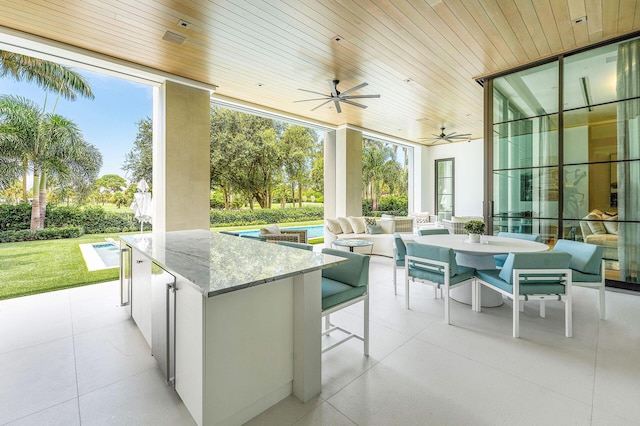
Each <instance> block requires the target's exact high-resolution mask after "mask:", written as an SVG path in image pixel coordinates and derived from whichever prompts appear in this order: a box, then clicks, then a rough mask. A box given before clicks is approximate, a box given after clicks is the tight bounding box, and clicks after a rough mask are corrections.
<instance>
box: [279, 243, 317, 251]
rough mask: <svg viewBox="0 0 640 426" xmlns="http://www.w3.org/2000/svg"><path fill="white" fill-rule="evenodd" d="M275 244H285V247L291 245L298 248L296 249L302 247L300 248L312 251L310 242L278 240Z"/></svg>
mask: <svg viewBox="0 0 640 426" xmlns="http://www.w3.org/2000/svg"><path fill="white" fill-rule="evenodd" d="M277 244H278V245H281V246H287V247H293V248H298V249H302V250H309V251H313V246H312V245H311V244H305V243H296V242H293V241H278V242H277Z"/></svg>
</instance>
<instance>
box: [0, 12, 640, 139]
mask: <svg viewBox="0 0 640 426" xmlns="http://www.w3.org/2000/svg"><path fill="white" fill-rule="evenodd" d="M585 16H586V20H584V21H583V22H582V23H574V20H576V19H578V18H581V17H585ZM179 20H184V21H186V22H188V23H189V24H190V26H189V28H187V29H185V28H183V27H181V26H180V25H179V23H178V21H179ZM0 25H2V26H5V27H7V28H11V29H15V30H20V31H23V32H26V33H31V34H34V35H37V36H41V37H45V38H48V39H52V40H56V41H60V42H63V43H66V44H69V45H72V46H76V47H80V48H84V49H87V50H90V51H95V52H98V53H102V54H106V55H109V56H112V57H116V58H120V59H123V60H127V61H131V62H135V63H139V64H142V65H145V66H149V67H152V68H155V69H159V70H162V71H166V72H169V73H173V74H177V75H180V76H184V77H187V78H190V79H194V80H198V81H202V82H207V83H211V84H215V85H217V86H218V90H217V94H219V95H223V96H226V97H230V98H235V99H239V100H243V101H246V102H250V103H254V104H257V105H262V106H265V107H268V108H272V109H276V110H280V111H283V112H285V113H289V114H295V115H298V116H302V117H308V118H312V119H314V120H318V121H321V122H325V123H328V124H331V125H343V124H351V125H355V126H359V127H362V128H365V129H371V130H373V131H375V132H379V133H382V134H387V135H390V136H394V137H397V138H401V139H405V140H409V141H412V142H418V141H419V138H427V137H430V136H431V134H433V133H439V127H440V126H441V125H442V124H444V125H445V126H446V131H447V132H450V131H457V132H460V133H471V134H472V135H473V136H472V137H473V138H474V139H475V138H480V137H482V132H483V125H482V88H481V87H480V86H479V85H478V84H477V83H476V82H475V81H474V80H473V77H475V76H479V75H486V74H489V73H494V72H497V71H499V70H505V69H509V68H512V67H515V66H518V65H522V64H526V63H529V62H532V61H536V60H538V59H540V58H544V57H547V56H550V55H554V54H558V53H561V52H564V51H568V50H573V49H576V48H579V47H582V46H587V45H589V44H592V43H596V42H599V41H602V40H606V39H608V38H612V37H615V36H619V35H623V34H628V33H631V32H634V31H638V30H640V0H426V1H417V0H324V1H312V0H235V1H225V0H179V1H173V0H139V1H136V0H122V1H119V0H21V1H15V0H0ZM167 30H169V31H171V32H173V33H177V34H181V35H183V36H185V37H186V41H185V42H184V44H182V45H176V44H173V43H171V42H168V41H165V40H163V36H164V35H165V32H166V31H167ZM336 36H339V37H340V41H336V40H335V38H336ZM333 79H338V80H340V84H339V90H342V91H344V90H346V89H348V88H350V87H352V86H355V85H357V84H359V83H361V82H367V83H369V85H368V86H367V87H365V88H363V89H361V90H360V91H358V92H355V93H352V94H380V95H381V97H380V99H362V100H360V101H361V103H363V104H365V105H367V106H368V108H367V109H361V108H357V107H355V106H351V105H344V106H343V112H342V113H341V114H338V113H337V112H336V111H335V109H334V108H333V105H332V103H329V104H327V105H325V106H324V107H321V108H319V109H317V110H315V111H311V109H312V108H314V107H315V106H316V105H317V104H318V103H319V102H317V103H316V102H300V103H294V101H295V100H301V99H306V98H309V97H316V96H314V95H311V96H307V95H310V94H309V93H305V92H301V91H299V90H298V89H308V90H313V91H316V92H320V93H327V94H328V93H329V83H328V80H333Z"/></svg>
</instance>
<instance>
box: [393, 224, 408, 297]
mask: <svg viewBox="0 0 640 426" xmlns="http://www.w3.org/2000/svg"><path fill="white" fill-rule="evenodd" d="M406 254H407V246H405V244H404V241H403V240H402V237H401V236H400V234H399V233H397V232H396V233H394V234H393V294H398V292H397V290H396V282H397V277H396V275H397V272H398V268H404V266H405V261H404V257H405V256H406Z"/></svg>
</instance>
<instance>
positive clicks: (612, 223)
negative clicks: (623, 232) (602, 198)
mask: <svg viewBox="0 0 640 426" xmlns="http://www.w3.org/2000/svg"><path fill="white" fill-rule="evenodd" d="M603 224H604V229H606V230H607V234H614V235H618V216H617V215H616V216H611V217H610V218H608V219H607V220H605V221H604V222H603Z"/></svg>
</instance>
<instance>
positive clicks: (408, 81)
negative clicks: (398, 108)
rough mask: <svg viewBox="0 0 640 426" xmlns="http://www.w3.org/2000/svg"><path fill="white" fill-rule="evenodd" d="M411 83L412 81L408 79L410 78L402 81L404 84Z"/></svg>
mask: <svg viewBox="0 0 640 426" xmlns="http://www.w3.org/2000/svg"><path fill="white" fill-rule="evenodd" d="M412 81H413V80H412V79H410V78H407V79H405V80H404V82H405V83H411V82H412Z"/></svg>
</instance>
